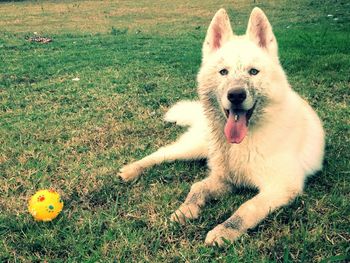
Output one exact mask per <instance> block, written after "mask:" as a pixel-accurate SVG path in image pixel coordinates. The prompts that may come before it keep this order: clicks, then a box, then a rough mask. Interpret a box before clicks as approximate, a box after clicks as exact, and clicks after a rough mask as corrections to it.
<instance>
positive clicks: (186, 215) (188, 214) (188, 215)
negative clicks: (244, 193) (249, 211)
mask: <svg viewBox="0 0 350 263" xmlns="http://www.w3.org/2000/svg"><path fill="white" fill-rule="evenodd" d="M229 189H230V186H229V185H228V184H227V183H226V182H224V181H223V180H221V178H220V177H218V176H215V175H211V176H209V177H207V178H206V179H204V180H202V181H200V182H197V183H195V184H193V185H192V187H191V191H190V193H189V194H188V195H187V198H186V200H185V202H184V203H183V204H182V205H181V206H180V207H179V209H178V210H176V211H175V212H174V213H173V214H172V215H171V218H170V219H171V220H172V221H176V222H179V223H181V224H184V223H185V222H186V219H195V218H197V217H198V216H199V214H200V209H201V207H202V206H204V204H205V202H206V201H208V200H209V199H211V198H212V197H215V196H216V195H219V194H221V193H223V192H226V191H228V190H229Z"/></svg>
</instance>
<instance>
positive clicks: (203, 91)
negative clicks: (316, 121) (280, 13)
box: [198, 8, 289, 143]
mask: <svg viewBox="0 0 350 263" xmlns="http://www.w3.org/2000/svg"><path fill="white" fill-rule="evenodd" d="M202 52H203V59H202V66H201V69H200V71H199V74H198V83H199V88H198V92H199V96H200V98H201V99H202V100H204V101H207V102H211V106H213V107H219V108H220V111H219V112H220V114H222V115H223V116H224V118H225V128H224V131H225V135H226V138H227V140H228V141H229V142H230V143H240V142H241V141H242V140H243V139H244V138H245V136H246V134H247V132H248V129H250V128H251V127H253V126H254V125H257V124H258V123H259V122H261V121H263V119H264V118H265V117H266V116H264V115H266V114H265V113H266V112H267V111H268V110H267V108H268V106H269V105H273V104H274V103H277V102H279V101H281V100H282V99H283V95H284V94H285V89H286V88H289V86H288V83H287V80H286V77H285V74H284V72H283V70H282V68H281V66H280V63H279V60H278V48H277V41H276V38H275V36H274V34H273V32H272V27H271V25H270V23H269V21H268V19H267V17H266V16H265V14H264V13H263V11H262V10H261V9H259V8H254V9H253V11H252V13H251V15H250V18H249V22H248V27H247V31H246V34H245V35H243V36H236V35H234V34H233V31H232V29H231V25H230V21H229V18H228V16H227V13H226V11H225V10H224V9H220V10H219V11H218V12H217V13H216V14H215V16H214V18H213V20H212V22H211V24H210V26H209V28H208V31H207V35H206V38H205V41H204V44H203V49H202Z"/></svg>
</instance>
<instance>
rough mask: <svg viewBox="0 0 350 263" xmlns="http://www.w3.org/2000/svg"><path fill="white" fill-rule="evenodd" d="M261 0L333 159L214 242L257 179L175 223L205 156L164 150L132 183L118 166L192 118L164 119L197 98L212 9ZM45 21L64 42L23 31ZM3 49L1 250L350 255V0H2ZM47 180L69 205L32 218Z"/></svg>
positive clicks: (21, 255)
mask: <svg viewBox="0 0 350 263" xmlns="http://www.w3.org/2000/svg"><path fill="white" fill-rule="evenodd" d="M254 2H256V3H254ZM256 5H257V6H260V7H261V8H263V10H264V11H265V12H266V13H267V15H268V17H269V19H270V22H271V23H272V24H273V26H274V31H275V34H276V36H277V39H278V41H279V50H280V59H281V63H282V65H283V66H284V68H285V70H286V71H287V74H288V76H289V81H290V83H291V85H292V86H293V88H294V89H295V90H297V91H298V92H299V93H300V94H301V95H302V96H303V97H304V98H305V99H307V100H308V101H309V102H310V104H312V105H313V107H314V108H315V109H316V111H317V112H318V113H319V115H320V117H321V119H322V120H323V121H324V127H325V129H326V133H327V146H326V158H325V163H324V169H323V171H322V172H320V173H319V174H317V175H316V176H314V177H312V178H311V179H310V180H309V181H308V183H307V185H306V188H305V193H304V194H303V195H302V196H300V197H298V198H297V200H295V201H294V202H293V203H292V204H291V205H289V206H288V207H284V208H282V209H280V210H278V211H277V212H275V213H273V214H271V215H270V216H269V217H268V218H267V219H266V220H264V221H263V222H262V223H261V224H259V225H258V226H257V227H256V228H255V229H252V230H250V231H248V233H246V234H244V235H243V236H242V237H241V238H240V239H239V240H237V241H236V242H234V243H233V244H231V245H228V246H226V247H224V248H216V247H214V248H212V247H206V246H205V245H204V238H205V235H206V233H207V232H208V231H209V230H210V229H211V228H212V227H213V226H214V225H215V224H217V223H219V222H221V221H222V220H224V219H225V218H227V216H228V215H229V214H231V213H232V212H233V211H234V210H235V209H236V208H237V207H238V206H239V205H240V204H241V203H242V202H244V200H247V199H248V198H250V197H252V196H253V195H254V194H255V193H254V192H252V191H250V190H248V189H237V190H235V192H234V193H233V194H231V195H226V196H224V197H223V198H222V199H220V200H217V201H215V202H212V203H210V204H209V205H208V206H207V207H206V209H204V213H203V215H202V216H201V217H200V219H199V220H196V221H194V222H192V223H190V224H188V225H186V226H178V225H173V224H170V222H169V220H168V218H169V216H170V214H171V213H172V212H173V211H174V209H176V208H177V207H178V205H179V204H180V203H181V201H183V200H184V198H185V196H186V194H187V193H188V190H189V188H190V185H191V184H192V183H193V182H195V181H198V180H199V179H201V178H204V177H205V176H206V165H205V162H176V163H173V164H164V165H161V166H158V167H155V168H153V169H151V170H149V171H147V173H145V174H144V176H143V177H141V178H140V179H139V180H137V181H136V182H133V183H131V184H127V183H123V182H121V181H120V179H119V178H117V176H116V174H117V172H118V169H119V168H120V167H121V166H122V165H123V164H125V163H127V162H129V161H132V160H135V159H137V158H140V157H142V156H144V155H145V154H149V153H151V152H152V151H154V150H155V149H157V148H158V147H159V146H162V145H164V144H166V143H168V142H170V141H172V140H174V139H175V138H176V137H177V136H178V135H179V134H180V133H181V132H182V130H181V129H180V128H175V127H173V126H172V125H169V124H165V123H163V122H162V121H161V118H162V116H163V114H164V113H165V111H166V109H167V108H168V107H169V106H170V105H172V104H173V103H175V102H176V101H178V100H180V99H191V98H196V81H195V79H196V73H197V70H198V68H199V64H200V57H201V53H200V49H201V44H202V41H203V39H204V35H205V31H206V28H207V26H208V25H209V22H210V20H211V17H212V16H213V14H214V13H215V12H216V10H217V9H218V8H219V7H225V8H226V9H227V10H228V11H229V13H230V16H231V19H232V24H233V30H234V31H235V32H237V33H243V32H244V30H245V27H246V23H247V20H248V16H249V12H250V11H251V9H252V7H254V6H256ZM34 32H37V33H38V34H40V35H43V36H49V37H51V38H52V39H53V42H52V43H49V44H40V43H34V42H29V41H27V40H26V37H28V36H29V37H30V36H33V34H34ZM0 60H1V63H0V237H1V239H0V261H1V262H113V261H114V262H348V261H349V259H350V258H349V254H350V247H349V243H350V230H349V229H350V222H349V221H350V220H349V218H350V207H349V200H350V183H349V176H350V165H349V162H350V149H349V145H350V138H349V134H350V129H349V127H350V119H349V116H350V107H349V101H350V96H349V95H350V85H349V83H350V75H349V72H350V4H349V2H348V1H346V0H338V1H335V0H334V1H330V0H329V1H326V0H324V1H311V0H310V1H306V0H301V1H284V0H281V1H277V0H274V1H243V0H238V1H235V3H234V4H233V3H232V1H209V0H201V1H197V0H196V1H164V0H161V1H145V0H143V1H102V2H100V1H74V3H71V2H68V1H66V2H65V1H33V2H31V1H20V2H7V1H6V2H3V1H1V3H0ZM75 78H79V80H78V81H74V80H73V79H75ZM49 187H54V188H55V189H57V190H58V191H59V192H60V193H61V195H62V197H63V200H64V203H65V207H64V210H63V212H62V213H61V214H60V215H59V217H58V218H56V219H55V220H54V221H52V222H50V223H38V222H35V221H34V220H33V218H32V217H31V216H30V214H29V213H28V212H27V201H28V198H29V197H30V196H31V195H32V194H33V193H34V192H35V191H37V190H39V189H41V188H49Z"/></svg>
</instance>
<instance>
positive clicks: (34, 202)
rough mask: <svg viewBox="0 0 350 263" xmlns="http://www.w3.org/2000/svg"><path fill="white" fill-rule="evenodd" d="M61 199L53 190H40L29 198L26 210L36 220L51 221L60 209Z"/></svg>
mask: <svg viewBox="0 0 350 263" xmlns="http://www.w3.org/2000/svg"><path fill="white" fill-rule="evenodd" d="M62 208H63V201H62V199H61V197H60V195H59V194H58V193H57V192H56V191H55V190H52V189H50V190H40V191H38V192H36V193H35V194H34V195H33V196H32V197H31V198H30V200H29V204H28V210H29V212H30V213H31V214H32V216H33V217H34V218H35V220H37V221H51V220H52V219H54V218H56V217H57V216H58V214H59V213H60V212H61V211H62Z"/></svg>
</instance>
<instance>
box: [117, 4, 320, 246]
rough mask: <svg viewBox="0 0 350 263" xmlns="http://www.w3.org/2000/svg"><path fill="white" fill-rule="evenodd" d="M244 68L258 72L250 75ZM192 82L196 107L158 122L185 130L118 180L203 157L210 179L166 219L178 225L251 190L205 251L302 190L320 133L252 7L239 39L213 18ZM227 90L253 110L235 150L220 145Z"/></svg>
mask: <svg viewBox="0 0 350 263" xmlns="http://www.w3.org/2000/svg"><path fill="white" fill-rule="evenodd" d="M251 67H254V68H258V69H259V70H260V73H259V74H258V75H256V76H250V75H249V74H248V73H247V72H248V71H249V69H250V68H251ZM222 68H226V69H228V71H229V74H228V75H227V76H222V75H220V74H218V72H219V71H220V69H222ZM198 83H199V87H198V93H199V97H200V101H182V102H179V103H177V104H176V105H174V106H173V107H172V108H171V109H170V110H169V111H168V113H167V114H166V115H165V120H166V121H169V122H176V123H177V124H178V125H182V126H189V129H188V131H187V132H186V133H184V134H183V135H182V136H181V137H180V138H179V139H178V140H177V141H176V142H174V143H173V144H171V145H168V146H165V147H163V148H160V149H159V150H158V151H156V152H155V153H153V154H151V155H149V156H147V157H145V158H143V159H141V160H139V161H136V162H134V163H132V164H129V165H127V166H125V167H123V168H122V169H121V172H120V174H119V175H120V176H121V177H122V178H123V179H124V180H132V179H135V178H137V177H138V176H139V174H140V173H141V172H142V171H143V170H144V169H146V168H148V167H151V166H152V165H155V164H159V163H161V162H163V161H174V160H176V159H183V160H184V159H199V158H207V159H208V166H209V168H210V172H209V176H208V177H207V178H206V179H204V180H202V181H200V182H197V183H195V184H194V185H193V186H192V187H191V191H190V193H189V195H188V196H187V198H186V200H185V202H184V203H183V204H182V205H181V206H180V208H179V209H178V210H177V211H175V212H174V214H173V215H172V216H171V219H172V220H174V221H178V222H180V223H184V222H185V221H186V219H191V218H197V217H198V216H199V214H200V210H201V207H203V206H204V205H205V203H206V202H207V201H208V200H209V199H210V198H212V197H213V196H219V195H221V194H222V193H223V192H225V191H228V190H229V189H230V187H231V185H238V186H239V185H243V186H250V187H254V188H257V189H258V190H259V193H258V194H257V195H256V196H255V197H254V198H252V199H251V200H249V201H247V202H246V203H244V204H242V205H241V207H239V208H238V209H237V211H235V212H234V213H233V215H232V216H231V217H230V218H229V219H227V220H226V221H225V222H223V223H222V224H219V225H218V226H216V227H215V228H214V229H213V230H211V231H210V232H209V233H208V235H207V238H206V241H205V242H206V243H207V244H214V243H218V244H219V245H221V244H223V239H228V240H234V239H236V238H238V237H239V236H240V235H241V234H242V233H243V232H244V231H246V230H247V229H248V228H252V227H254V226H256V225H257V224H258V223H259V222H260V221H261V220H263V219H264V218H265V217H266V216H267V215H268V213H270V212H271V211H273V210H275V209H277V208H278V207H280V206H283V205H286V204H288V202H290V201H291V200H293V199H294V198H295V197H296V195H298V194H299V193H301V192H302V191H303V186H304V182H305V179H306V177H307V176H308V175H310V174H313V173H315V172H316V171H318V170H320V169H321V168H322V161H323V155H324V131H323V128H322V124H321V121H320V120H319V118H318V116H317V114H316V113H315V112H314V111H313V109H312V108H311V107H310V106H309V105H308V104H307V103H306V102H305V101H304V100H303V99H302V98H301V97H300V96H299V95H297V94H296V93H295V92H294V91H293V90H292V89H291V87H290V86H289V84H288V81H287V78H286V76H285V74H284V72H283V69H282V67H281V66H280V64H279V61H278V54H277V42H276V39H275V37H274V35H273V32H272V27H271V25H270V24H269V22H268V20H267V18H266V16H265V14H264V13H263V12H262V11H261V10H260V9H258V8H255V9H254V10H253V12H252V14H251V16H250V19H249V24H248V29H247V33H246V35H245V36H234V35H233V33H232V30H231V27H230V24H229V22H228V18H227V14H226V12H225V11H224V10H223V9H221V10H219V11H218V12H217V14H216V15H215V16H214V18H213V20H212V23H211V24H210V26H209V29H208V32H207V37H206V40H205V42H204V44H203V61H202V66H201V69H200V71H199V74H198ZM232 87H244V88H246V89H247V91H248V97H247V102H246V103H247V105H248V106H246V107H247V108H248V109H250V108H251V107H252V105H253V104H254V103H255V102H256V103H257V109H256V110H255V112H253V115H252V118H251V121H250V124H249V131H248V134H247V136H246V137H245V138H244V140H243V141H242V142H241V143H240V144H229V143H227V142H226V141H225V138H224V133H223V127H224V124H225V117H224V114H223V110H224V109H228V108H229V107H231V105H230V102H229V101H227V99H226V97H227V92H228V90H229V89H231V88H232ZM213 101H214V102H213ZM215 101H216V102H215ZM263 102H264V103H263ZM216 104H217V105H218V107H219V108H218V109H217V108H216ZM259 107H260V108H259Z"/></svg>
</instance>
